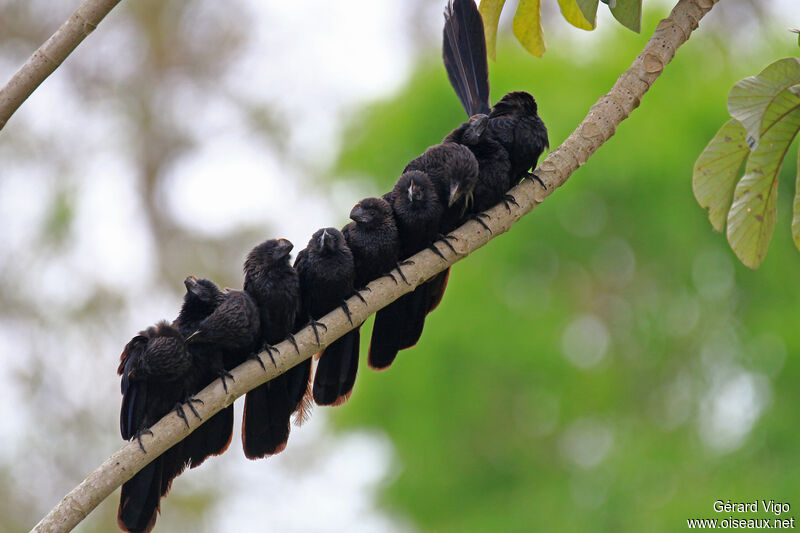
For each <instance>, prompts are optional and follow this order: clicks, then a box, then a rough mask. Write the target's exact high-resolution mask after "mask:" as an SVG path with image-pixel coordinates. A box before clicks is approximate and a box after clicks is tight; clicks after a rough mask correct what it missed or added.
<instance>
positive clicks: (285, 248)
mask: <svg viewBox="0 0 800 533" xmlns="http://www.w3.org/2000/svg"><path fill="white" fill-rule="evenodd" d="M293 248H294V244H292V243H291V241H289V240H288V239H278V251H279V252H280V253H281V254H282V255H289V253H290V252H291V251H292V249H293Z"/></svg>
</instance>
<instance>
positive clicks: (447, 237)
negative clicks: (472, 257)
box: [438, 233, 458, 255]
mask: <svg viewBox="0 0 800 533" xmlns="http://www.w3.org/2000/svg"><path fill="white" fill-rule="evenodd" d="M450 241H453V242H458V237H456V236H455V235H450V234H449V233H448V234H447V235H442V234H441V233H440V234H439V241H438V242H441V243H442V244H444V245H445V246H447V247H448V248H450V251H451V252H453V253H454V254H455V255H458V252H456V249H455V248H453V245H452V244H450Z"/></svg>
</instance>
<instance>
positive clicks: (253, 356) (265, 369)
mask: <svg viewBox="0 0 800 533" xmlns="http://www.w3.org/2000/svg"><path fill="white" fill-rule="evenodd" d="M267 355H269V358H270V359H272V354H271V353H269V350H267ZM247 358H248V359H253V360H254V361H255V362H257V363H258V364H259V365H261V370H263V371H264V372H266V371H267V367H266V366H264V361H262V360H261V356H260V355H258V353H251V354H250V355H248V356H247ZM272 364H275V359H272Z"/></svg>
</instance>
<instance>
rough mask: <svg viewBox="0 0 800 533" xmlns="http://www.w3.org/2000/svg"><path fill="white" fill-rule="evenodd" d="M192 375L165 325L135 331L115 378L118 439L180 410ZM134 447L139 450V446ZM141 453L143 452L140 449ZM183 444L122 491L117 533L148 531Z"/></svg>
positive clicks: (179, 340)
mask: <svg viewBox="0 0 800 533" xmlns="http://www.w3.org/2000/svg"><path fill="white" fill-rule="evenodd" d="M192 371H193V362H192V358H191V355H190V354H189V353H188V352H187V351H186V349H185V347H184V339H183V337H182V336H181V334H180V333H179V332H178V330H177V329H176V328H173V327H172V326H170V325H169V324H168V323H167V322H159V323H158V324H156V325H155V326H154V327H150V328H148V329H146V330H144V331H141V332H140V333H139V335H137V336H135V337H134V338H133V339H131V341H130V342H128V344H127V345H126V346H125V349H124V350H123V351H122V356H121V357H120V364H119V368H118V369H117V372H118V373H119V374H120V375H121V376H122V382H121V386H122V387H121V388H122V408H121V410H120V430H121V433H122V438H124V439H128V440H129V439H132V438H134V437H136V438H141V434H142V433H146V432H147V431H148V428H149V427H150V426H152V425H153V424H154V423H156V422H157V421H158V420H159V419H161V418H162V417H163V416H164V415H166V414H167V413H169V412H170V411H171V410H173V409H176V406H178V408H179V406H180V403H181V402H183V401H184V400H185V399H186V398H187V397H189V396H190V395H191V394H192V393H193V392H194V391H192V390H190V387H189V386H188V385H187V383H188V382H189V381H190V380H187V376H189V375H190V374H191V373H192ZM139 445H140V446H142V444H141V440H140V442H139ZM142 450H144V447H142ZM186 465H187V461H186V458H185V453H184V451H183V443H182V442H180V443H178V444H175V445H174V446H173V447H171V448H170V449H169V450H167V451H166V452H164V453H163V454H162V455H160V456H159V457H156V458H155V459H153V461H151V462H150V463H149V464H148V465H147V466H145V467H144V468H143V469H142V470H140V471H139V472H137V473H136V475H134V476H133V477H132V478H131V479H129V480H128V481H126V482H125V483H124V484H123V485H122V493H121V495H120V501H119V509H118V512H117V523H118V524H119V527H120V528H121V529H122V530H123V531H130V532H144V531H150V530H151V529H152V528H153V526H154V525H155V521H156V515H157V513H158V510H159V504H160V500H161V496H163V495H165V494H166V493H167V492H168V491H169V488H170V485H171V484H172V480H173V479H174V478H175V477H176V476H177V475H179V474H180V473H181V472H182V471H183V469H184V468H185V467H186Z"/></svg>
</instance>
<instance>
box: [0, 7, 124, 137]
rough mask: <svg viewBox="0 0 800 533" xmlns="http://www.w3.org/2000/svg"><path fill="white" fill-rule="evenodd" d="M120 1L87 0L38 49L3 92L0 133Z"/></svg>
mask: <svg viewBox="0 0 800 533" xmlns="http://www.w3.org/2000/svg"><path fill="white" fill-rule="evenodd" d="M119 2H120V0H84V2H83V3H81V5H79V6H78V8H77V9H76V10H75V11H74V12H73V13H72V15H70V17H69V18H68V19H67V21H66V22H64V24H62V25H61V27H60V28H58V30H57V31H56V32H55V33H54V34H53V35H51V36H50V38H49V39H47V41H45V43H44V44H43V45H42V46H40V47H39V49H38V50H36V51H35V52H34V53H33V55H32V56H31V57H29V58H28V60H27V61H26V62H25V64H24V65H22V67H20V69H19V70H18V71H17V72H16V73H15V74H14V75H13V76H12V77H11V79H10V80H8V83H6V84H5V86H4V87H3V88H2V89H0V130H2V129H3V126H5V125H6V122H8V119H9V118H11V115H13V114H14V112H15V111H16V110H17V109H18V108H19V106H21V105H22V102H24V101H25V100H26V99H27V98H28V97H29V96H30V95H31V94H32V93H33V91H35V90H36V88H37V87H38V86H39V85H40V84H41V83H42V82H43V81H44V80H45V79H46V78H47V77H48V76H49V75H50V74H52V73H53V71H54V70H55V69H57V68H58V66H59V65H61V63H63V62H64V60H65V59H66V58H67V56H68V55H69V54H71V53H72V51H73V50H75V48H76V47H77V46H78V45H79V44H80V42H81V41H82V40H83V39H84V37H86V36H87V35H89V34H90V33H92V30H94V29H95V28H96V27H97V25H98V24H100V21H101V20H103V18H104V17H105V16H106V15H108V12H109V11H111V10H112V9H113V8H114V6H115V5H117V4H118V3H119Z"/></svg>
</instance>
